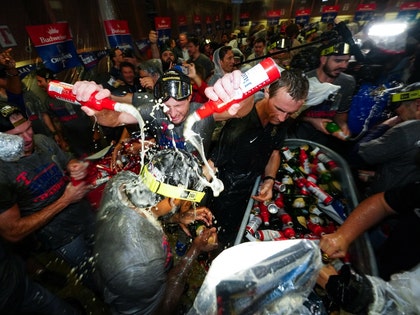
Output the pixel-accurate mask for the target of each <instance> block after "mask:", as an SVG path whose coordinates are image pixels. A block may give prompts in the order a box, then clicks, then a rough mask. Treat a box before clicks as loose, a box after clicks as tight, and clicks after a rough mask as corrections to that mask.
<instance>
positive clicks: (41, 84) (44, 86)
mask: <svg viewBox="0 0 420 315" xmlns="http://www.w3.org/2000/svg"><path fill="white" fill-rule="evenodd" d="M36 84H37V85H38V86H39V87H40V88H41V89H43V90H44V91H47V90H48V81H47V80H46V79H45V78H43V77H40V76H39V75H37V76H36Z"/></svg>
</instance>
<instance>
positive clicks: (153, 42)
mask: <svg viewBox="0 0 420 315" xmlns="http://www.w3.org/2000/svg"><path fill="white" fill-rule="evenodd" d="M149 42H150V50H151V51H152V58H153V59H160V51H159V47H158V45H157V42H158V34H157V32H156V31H154V30H151V31H150V32H149Z"/></svg>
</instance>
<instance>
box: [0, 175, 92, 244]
mask: <svg viewBox="0 0 420 315" xmlns="http://www.w3.org/2000/svg"><path fill="white" fill-rule="evenodd" d="M87 191H88V187H87V185H86V184H84V183H81V184H79V185H77V186H73V185H72V184H68V185H67V187H66V190H65V192H64V194H63V195H62V196H61V197H60V198H59V199H58V200H56V201H55V202H53V203H52V204H50V205H48V206H46V207H45V208H43V209H42V210H40V211H38V212H35V213H33V214H31V215H28V216H26V217H22V216H21V213H20V209H19V206H18V205H17V204H14V205H13V206H12V207H11V208H9V209H7V210H6V211H5V212H3V213H1V214H0V235H1V236H2V237H3V238H4V239H6V240H8V241H11V242H18V241H20V240H22V239H23V238H25V237H26V236H28V235H29V234H31V233H33V232H34V231H36V230H38V229H39V228H41V227H43V226H44V225H46V224H47V223H48V222H49V221H50V220H51V219H52V218H53V217H54V216H56V215H57V214H58V213H59V212H61V211H62V210H63V209H65V208H66V207H67V206H68V205H69V204H71V203H74V202H77V201H79V200H81V199H82V198H83V197H84V195H85V194H86V192H87Z"/></svg>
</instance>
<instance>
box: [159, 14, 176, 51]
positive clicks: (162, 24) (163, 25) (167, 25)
mask: <svg viewBox="0 0 420 315" xmlns="http://www.w3.org/2000/svg"><path fill="white" fill-rule="evenodd" d="M171 27H172V21H171V18H170V17H163V16H157V17H155V28H156V31H157V33H158V42H159V44H160V45H162V44H164V43H165V42H167V41H168V40H169V39H170V38H171Z"/></svg>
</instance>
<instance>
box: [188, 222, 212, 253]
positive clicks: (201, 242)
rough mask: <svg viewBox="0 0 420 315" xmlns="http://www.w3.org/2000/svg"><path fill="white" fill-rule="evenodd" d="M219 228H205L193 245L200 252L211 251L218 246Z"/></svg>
mask: <svg viewBox="0 0 420 315" xmlns="http://www.w3.org/2000/svg"><path fill="white" fill-rule="evenodd" d="M217 242H218V240H217V230H216V228H215V227H212V228H210V229H204V230H203V232H202V233H201V234H200V235H198V236H197V237H196V238H195V239H194V240H193V242H192V247H196V248H197V249H198V250H199V251H200V252H211V251H212V250H215V249H216V248H217V247H218V243H217Z"/></svg>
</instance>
